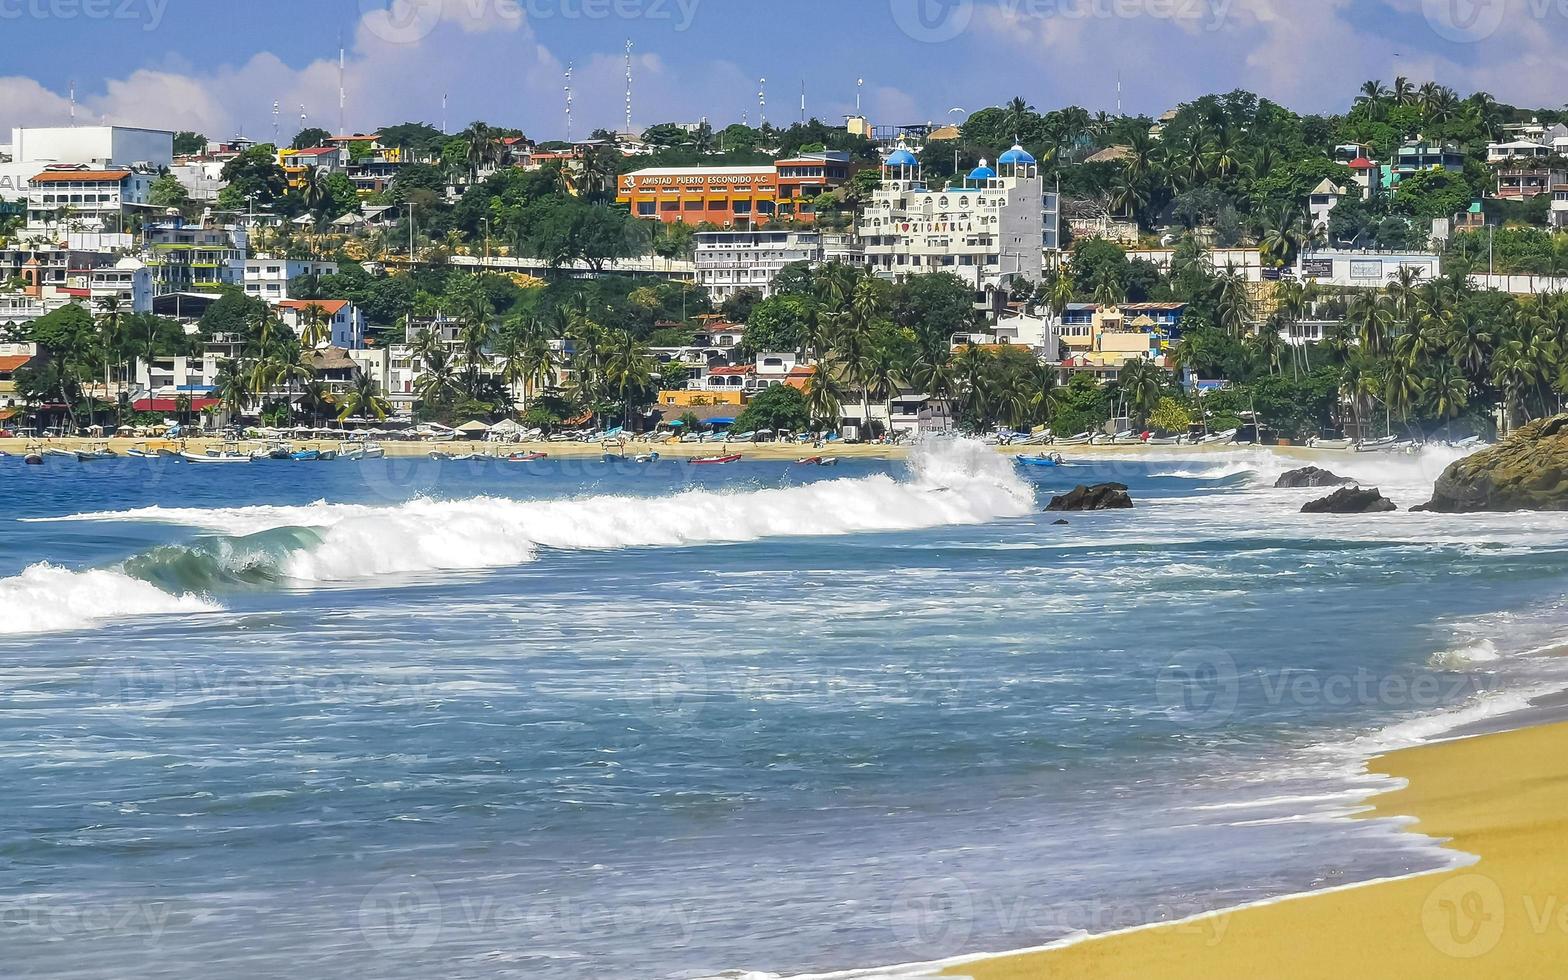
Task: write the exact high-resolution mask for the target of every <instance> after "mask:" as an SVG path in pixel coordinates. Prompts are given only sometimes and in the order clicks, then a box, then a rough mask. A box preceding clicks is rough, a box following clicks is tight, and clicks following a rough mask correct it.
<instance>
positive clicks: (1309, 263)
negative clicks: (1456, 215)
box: [1295, 249, 1443, 286]
mask: <svg viewBox="0 0 1568 980" xmlns="http://www.w3.org/2000/svg"><path fill="white" fill-rule="evenodd" d="M1401 269H1409V270H1411V271H1412V272H1414V273H1415V277H1416V279H1417V281H1420V282H1425V281H1427V280H1431V279H1436V278H1438V277H1439V276H1441V275H1442V274H1443V260H1442V259H1441V258H1439V257H1438V256H1437V255H1436V254H1434V253H1432V252H1370V251H1356V250H1352V249H1322V250H1320V251H1316V252H1303V253H1301V257H1300V258H1299V259H1297V260H1296V269H1295V273H1296V275H1297V277H1299V278H1301V279H1312V280H1315V281H1317V282H1318V283H1320V284H1323V285H1330V286H1386V285H1388V284H1389V283H1390V282H1392V281H1393V280H1394V279H1395V278H1396V277H1398V275H1399V272H1400V270H1401Z"/></svg>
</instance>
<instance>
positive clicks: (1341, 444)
mask: <svg viewBox="0 0 1568 980" xmlns="http://www.w3.org/2000/svg"><path fill="white" fill-rule="evenodd" d="M1355 444H1356V442H1355V440H1354V439H1312V440H1309V441H1308V442H1307V447H1308V448H1310V449H1349V448H1350V447H1351V446H1354V445H1355Z"/></svg>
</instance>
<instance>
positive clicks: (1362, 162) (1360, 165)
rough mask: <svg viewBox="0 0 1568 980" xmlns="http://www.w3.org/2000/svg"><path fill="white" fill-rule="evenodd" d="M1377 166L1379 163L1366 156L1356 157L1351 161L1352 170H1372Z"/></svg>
mask: <svg viewBox="0 0 1568 980" xmlns="http://www.w3.org/2000/svg"><path fill="white" fill-rule="evenodd" d="M1375 166H1377V164H1375V163H1373V162H1372V161H1371V160H1368V159H1367V158H1366V157H1356V158H1355V159H1354V160H1352V161H1350V163H1349V167H1350V169H1351V170H1371V169H1372V168H1373V167H1375Z"/></svg>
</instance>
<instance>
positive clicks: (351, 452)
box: [338, 442, 387, 459]
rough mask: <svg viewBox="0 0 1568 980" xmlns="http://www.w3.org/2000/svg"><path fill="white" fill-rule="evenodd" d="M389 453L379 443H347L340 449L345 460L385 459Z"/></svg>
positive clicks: (339, 452) (339, 451)
mask: <svg viewBox="0 0 1568 980" xmlns="http://www.w3.org/2000/svg"><path fill="white" fill-rule="evenodd" d="M386 454H387V451H386V449H385V448H383V447H382V445H381V444H380V443H379V442H345V443H344V444H343V445H342V446H340V447H339V448H338V456H339V457H341V458H343V459H383V458H385V456H386Z"/></svg>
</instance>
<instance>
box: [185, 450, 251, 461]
mask: <svg viewBox="0 0 1568 980" xmlns="http://www.w3.org/2000/svg"><path fill="white" fill-rule="evenodd" d="M180 458H181V459H183V460H185V462H187V463H249V462H250V461H251V457H249V456H247V455H245V454H244V453H236V452H224V453H206V454H202V453H180Z"/></svg>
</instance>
